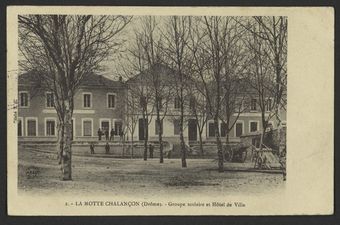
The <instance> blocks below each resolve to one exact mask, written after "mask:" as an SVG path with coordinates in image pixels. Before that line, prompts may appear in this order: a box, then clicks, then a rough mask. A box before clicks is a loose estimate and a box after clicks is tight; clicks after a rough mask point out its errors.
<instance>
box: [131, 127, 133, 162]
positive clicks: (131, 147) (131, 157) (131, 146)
mask: <svg viewBox="0 0 340 225" xmlns="http://www.w3.org/2000/svg"><path fill="white" fill-rule="evenodd" d="M131 158H133V132H132V133H131Z"/></svg>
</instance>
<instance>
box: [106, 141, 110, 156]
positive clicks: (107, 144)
mask: <svg viewBox="0 0 340 225" xmlns="http://www.w3.org/2000/svg"><path fill="white" fill-rule="evenodd" d="M105 153H106V154H109V153H110V145H109V143H108V142H106V145H105Z"/></svg>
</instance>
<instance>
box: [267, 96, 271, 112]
mask: <svg viewBox="0 0 340 225" xmlns="http://www.w3.org/2000/svg"><path fill="white" fill-rule="evenodd" d="M272 104H273V101H272V99H271V98H268V99H267V104H266V111H267V112H270V111H272Z"/></svg>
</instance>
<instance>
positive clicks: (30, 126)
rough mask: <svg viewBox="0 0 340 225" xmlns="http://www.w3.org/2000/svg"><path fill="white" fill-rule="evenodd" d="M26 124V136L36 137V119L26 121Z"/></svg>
mask: <svg viewBox="0 0 340 225" xmlns="http://www.w3.org/2000/svg"><path fill="white" fill-rule="evenodd" d="M26 123H27V129H26V130H27V136H37V133H38V131H37V125H38V123H37V119H31V118H29V119H27V121H26Z"/></svg>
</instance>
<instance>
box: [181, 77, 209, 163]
mask: <svg viewBox="0 0 340 225" xmlns="http://www.w3.org/2000/svg"><path fill="white" fill-rule="evenodd" d="M186 90H187V92H188V93H189V96H190V104H189V110H190V111H189V112H190V113H191V114H192V115H193V116H194V118H195V120H196V122H197V129H198V138H199V145H200V154H201V155H202V156H203V155H204V149H203V136H202V135H203V131H204V128H205V126H206V124H207V122H208V111H207V105H206V100H205V97H204V95H203V94H202V91H204V90H202V87H201V85H200V83H199V82H194V83H193V82H190V85H187V86H186Z"/></svg>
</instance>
